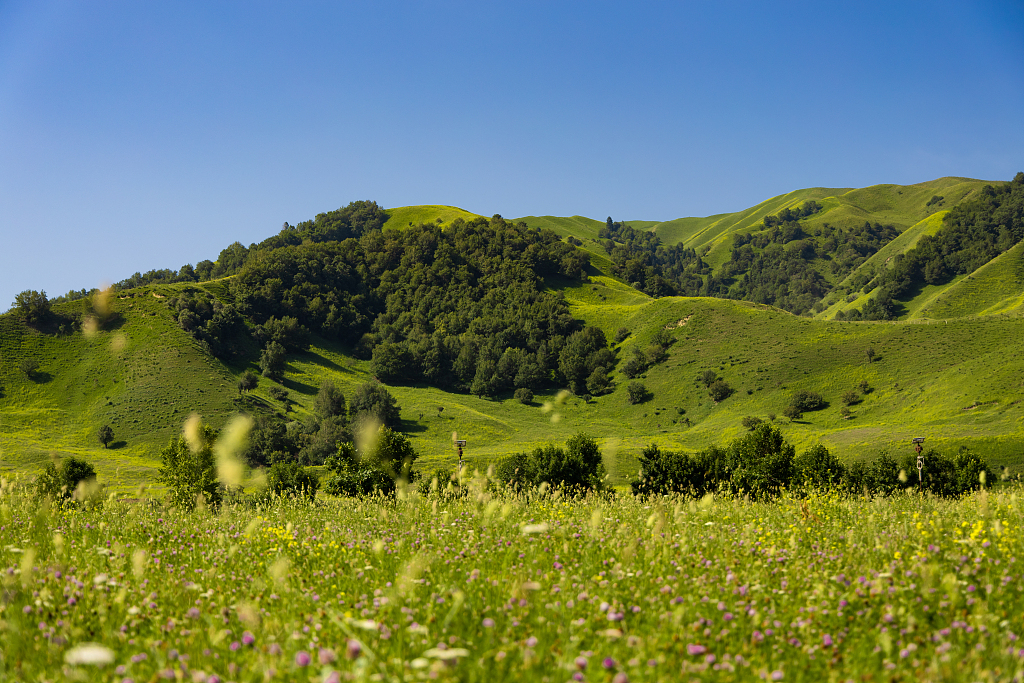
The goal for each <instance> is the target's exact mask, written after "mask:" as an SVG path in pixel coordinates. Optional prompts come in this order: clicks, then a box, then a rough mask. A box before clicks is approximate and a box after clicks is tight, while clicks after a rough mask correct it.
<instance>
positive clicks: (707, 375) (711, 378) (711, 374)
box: [700, 370, 718, 387]
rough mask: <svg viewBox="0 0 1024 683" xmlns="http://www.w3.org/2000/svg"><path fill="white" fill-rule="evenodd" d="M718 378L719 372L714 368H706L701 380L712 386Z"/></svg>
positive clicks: (706, 385) (705, 384) (701, 374)
mask: <svg viewBox="0 0 1024 683" xmlns="http://www.w3.org/2000/svg"><path fill="white" fill-rule="evenodd" d="M717 379H718V373H717V372H715V371H714V370H705V371H704V372H702V373H700V381H701V382H704V386H705V387H710V386H711V385H712V384H714V383H715V380H717Z"/></svg>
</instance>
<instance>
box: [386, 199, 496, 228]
mask: <svg viewBox="0 0 1024 683" xmlns="http://www.w3.org/2000/svg"><path fill="white" fill-rule="evenodd" d="M387 212H388V216H389V218H388V220H387V222H386V223H385V224H384V229H385V230H388V229H389V228H404V227H407V226H410V225H419V224H420V223H436V222H438V220H440V222H441V223H442V224H447V223H451V222H452V221H453V220H455V219H456V218H461V219H463V220H470V219H473V218H479V215H478V214H475V213H470V212H469V211H465V210H464V209H460V208H458V207H456V206H441V205H437V204H424V205H421V206H400V207H398V208H395V209H387Z"/></svg>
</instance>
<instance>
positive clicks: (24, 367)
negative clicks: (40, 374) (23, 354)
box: [18, 358, 39, 379]
mask: <svg viewBox="0 0 1024 683" xmlns="http://www.w3.org/2000/svg"><path fill="white" fill-rule="evenodd" d="M18 369H19V370H21V372H22V374H23V375H25V377H28V378H29V379H31V378H32V375H34V374H35V372H36V370H38V369H39V361H37V360H36V359H35V358H23V359H22V360H21V362H20V363H18Z"/></svg>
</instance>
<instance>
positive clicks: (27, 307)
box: [14, 289, 50, 324]
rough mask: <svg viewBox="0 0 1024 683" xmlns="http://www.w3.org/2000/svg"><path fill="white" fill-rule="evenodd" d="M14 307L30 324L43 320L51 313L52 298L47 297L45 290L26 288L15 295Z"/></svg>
mask: <svg viewBox="0 0 1024 683" xmlns="http://www.w3.org/2000/svg"><path fill="white" fill-rule="evenodd" d="M14 307H15V308H16V309H17V310H18V312H19V313H21V314H22V315H23V316H25V320H26V321H27V322H28V323H29V324H36V323H39V322H42V321H43V320H45V319H46V317H47V316H48V315H50V300H49V299H47V298H46V292H45V291H43V292H37V291H35V290H34V289H26V290H25V291H24V292H22V293H20V294H18V295H17V296H15V297H14Z"/></svg>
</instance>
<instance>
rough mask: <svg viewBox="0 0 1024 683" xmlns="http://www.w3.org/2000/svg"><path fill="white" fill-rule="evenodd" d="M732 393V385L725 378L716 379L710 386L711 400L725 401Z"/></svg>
mask: <svg viewBox="0 0 1024 683" xmlns="http://www.w3.org/2000/svg"><path fill="white" fill-rule="evenodd" d="M731 395H732V387H730V386H729V385H728V383H726V381H725V380H722V379H716V380H715V381H714V382H712V383H711V386H709V387H708V396H710V397H711V400H713V401H714V402H715V403H719V402H721V401H724V400H725V399H727V398H729V396H731Z"/></svg>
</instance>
